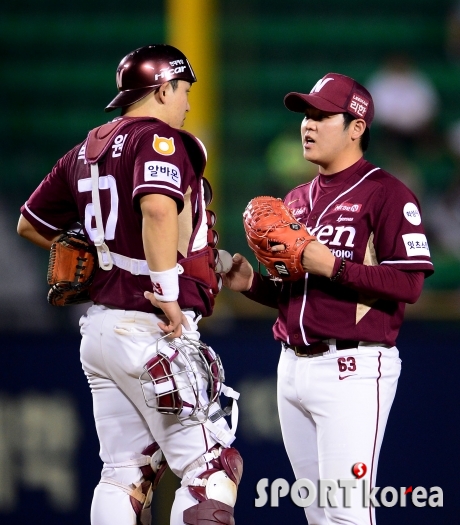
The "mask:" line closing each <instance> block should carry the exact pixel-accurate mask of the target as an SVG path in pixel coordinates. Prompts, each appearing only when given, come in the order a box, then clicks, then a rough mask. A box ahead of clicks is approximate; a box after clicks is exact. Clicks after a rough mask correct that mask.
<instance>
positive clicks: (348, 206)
mask: <svg viewBox="0 0 460 525" xmlns="http://www.w3.org/2000/svg"><path fill="white" fill-rule="evenodd" d="M362 207H363V205H362V204H352V203H351V202H342V204H336V206H335V208H334V211H348V212H350V213H359V212H360V211H361V208H362Z"/></svg>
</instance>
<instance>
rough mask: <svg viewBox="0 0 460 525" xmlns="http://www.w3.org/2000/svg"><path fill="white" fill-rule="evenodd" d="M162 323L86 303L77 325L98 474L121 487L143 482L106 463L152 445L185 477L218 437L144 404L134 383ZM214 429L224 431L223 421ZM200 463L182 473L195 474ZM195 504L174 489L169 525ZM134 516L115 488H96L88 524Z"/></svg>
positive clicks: (128, 522) (134, 472) (127, 521)
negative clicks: (100, 467) (96, 445)
mask: <svg viewBox="0 0 460 525" xmlns="http://www.w3.org/2000/svg"><path fill="white" fill-rule="evenodd" d="M184 314H185V315H186V316H187V319H188V322H189V325H190V331H188V330H186V329H184V335H187V336H188V337H190V338H192V339H199V337H200V334H199V332H198V326H197V323H196V322H195V315H194V313H193V312H189V311H184ZM160 320H162V321H163V322H164V321H165V318H160V317H157V316H156V315H154V314H147V313H143V312H137V311H124V310H116V309H110V308H106V307H104V306H101V305H94V306H91V307H90V308H89V310H88V312H87V314H86V315H84V316H83V317H82V318H81V320H80V330H81V334H82V342H81V349H80V354H81V362H82V366H83V370H84V372H85V374H86V376H87V378H88V382H89V385H90V388H91V392H92V396H93V409H94V418H95V422H96V430H97V434H98V437H99V442H100V457H101V459H102V461H103V462H104V468H103V470H102V477H103V478H109V479H112V480H114V481H115V482H117V483H120V484H123V485H130V484H131V483H135V482H137V481H139V480H140V478H141V475H142V474H141V471H140V469H139V468H137V467H134V468H132V467H129V468H126V467H123V468H120V467H118V468H112V467H110V466H109V465H110V464H114V463H121V462H126V461H128V460H131V459H135V458H139V457H141V456H142V454H141V451H142V450H144V449H145V448H146V447H147V446H148V445H150V444H151V443H153V441H156V442H157V443H158V445H159V446H160V448H161V450H162V451H163V454H164V455H165V457H166V460H167V462H168V465H169V467H170V468H171V470H172V472H174V474H176V475H177V476H178V477H180V478H182V477H183V472H184V470H185V468H186V467H187V466H188V465H190V463H192V462H193V461H195V460H196V459H197V458H199V457H200V456H202V455H203V454H204V453H205V452H207V451H208V450H209V448H210V447H212V446H213V445H214V444H216V440H215V439H214V438H213V437H212V435H211V434H210V432H209V431H208V430H207V429H206V428H205V427H204V426H203V425H195V426H188V427H184V426H182V425H181V424H180V423H179V421H178V420H177V418H176V417H175V416H174V415H166V414H160V413H158V412H157V411H156V410H155V409H153V408H149V407H147V405H146V403H145V400H144V396H143V393H142V389H141V386H140V382H139V375H140V374H141V373H142V372H143V366H144V365H145V364H146V363H147V361H149V359H150V358H151V357H152V355H153V354H154V353H155V349H156V341H157V340H158V339H159V338H160V337H162V336H163V335H164V333H163V332H161V330H160V328H159V327H158V325H157V323H158V322H159V321H160ZM217 424H218V425H219V426H221V427H223V428H225V429H227V430H228V429H229V427H228V425H227V422H226V421H225V419H224V418H221V419H220V420H219V421H218V422H217ZM205 469H206V465H205V466H204V467H201V468H199V469H195V470H190V471H188V472H187V474H186V477H187V479H189V478H192V477H196V476H197V475H199V474H200V473H201V472H202V471H204V470H205ZM196 503H197V501H196V500H195V499H194V498H193V497H192V496H191V494H190V493H189V490H188V488H187V487H186V486H182V487H180V488H179V489H178V490H177V491H176V496H175V500H174V503H173V506H172V510H171V522H170V523H171V525H183V523H184V522H183V519H182V515H183V511H184V510H185V509H187V508H189V507H191V506H193V505H196ZM135 522H136V519H135V514H134V511H133V509H132V506H131V503H130V500H129V495H128V494H127V493H126V492H124V491H123V490H122V489H121V488H119V487H117V486H115V485H112V484H108V483H99V484H98V485H97V487H96V489H95V492H94V497H93V502H92V508H91V523H92V525H134V524H135Z"/></svg>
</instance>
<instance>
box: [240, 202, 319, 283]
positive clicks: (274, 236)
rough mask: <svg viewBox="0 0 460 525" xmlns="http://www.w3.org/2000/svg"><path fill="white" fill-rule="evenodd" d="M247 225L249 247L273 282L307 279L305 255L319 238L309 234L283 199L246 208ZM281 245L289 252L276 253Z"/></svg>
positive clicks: (257, 203)
mask: <svg viewBox="0 0 460 525" xmlns="http://www.w3.org/2000/svg"><path fill="white" fill-rule="evenodd" d="M243 223H244V229H245V231H246V238H247V240H248V244H249V247H250V248H251V250H252V251H253V252H254V254H255V256H256V259H257V260H258V261H259V262H260V263H262V264H263V265H264V266H265V267H266V268H267V271H268V273H269V274H270V276H271V277H272V278H273V279H275V280H283V281H296V280H297V279H300V278H301V277H303V276H304V275H305V270H304V269H303V267H302V253H303V251H304V249H305V247H306V246H307V244H308V243H309V242H310V241H312V240H314V239H315V238H316V237H313V236H312V235H310V234H309V233H308V231H307V228H306V226H305V225H304V224H301V223H300V222H299V221H298V220H297V219H296V218H295V217H294V215H293V214H292V212H291V211H290V210H289V209H288V208H287V207H286V206H285V204H284V203H283V201H282V200H281V199H276V198H275V197H255V198H254V199H252V200H251V201H250V202H249V204H248V205H247V206H246V210H245V211H244V213H243ZM277 244H284V246H285V249H284V250H282V251H279V252H272V251H271V248H272V247H273V246H275V245H277Z"/></svg>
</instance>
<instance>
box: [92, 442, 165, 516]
mask: <svg viewBox="0 0 460 525" xmlns="http://www.w3.org/2000/svg"><path fill="white" fill-rule="evenodd" d="M142 454H143V457H142V458H139V459H136V460H132V461H125V462H123V463H116V464H111V465H107V466H110V467H112V468H119V467H120V468H121V467H133V466H138V467H139V468H140V470H141V472H142V478H141V479H140V481H138V482H137V483H132V484H131V485H129V486H127V485H123V484H121V483H118V482H117V481H115V480H113V479H109V478H102V480H101V482H102V483H109V484H111V485H116V486H118V487H120V488H121V489H122V490H124V491H125V492H126V493H127V494H129V499H130V501H131V505H132V507H133V509H134V512H135V514H136V525H151V521H152V514H151V508H150V506H151V504H152V495H153V491H154V490H155V489H156V488H157V486H158V484H159V483H160V481H161V478H162V477H163V474H164V472H165V470H166V466H167V463H166V460H165V459H164V458H163V453H162V452H161V450H160V447H159V446H158V444H157V443H152V444H151V445H149V446H148V447H147V448H146V449H144V450H143V451H142Z"/></svg>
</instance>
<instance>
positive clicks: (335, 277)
mask: <svg viewBox="0 0 460 525" xmlns="http://www.w3.org/2000/svg"><path fill="white" fill-rule="evenodd" d="M346 262H347V261H346V260H345V259H343V258H342V262H341V263H340V266H339V269H338V270H337V272H336V274H335V275H333V276H332V277H330V280H331V281H332V282H334V281H337V279H338V278H339V277H340V276H341V275H342V273H343V271H344V270H345V263H346Z"/></svg>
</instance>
